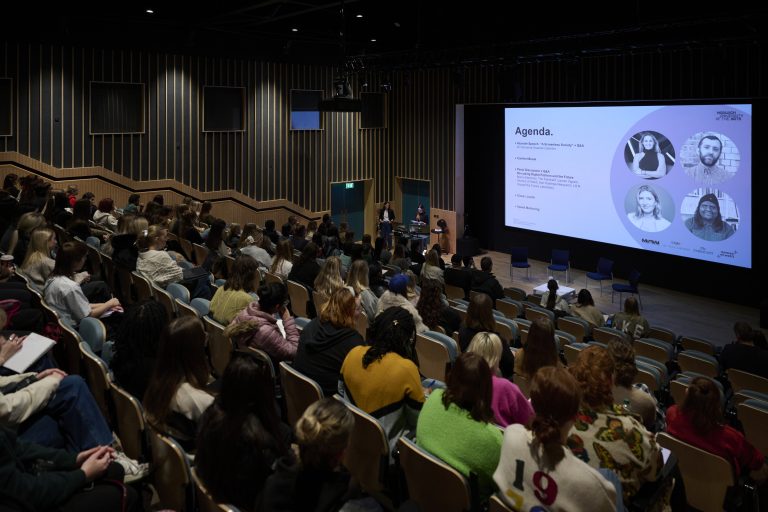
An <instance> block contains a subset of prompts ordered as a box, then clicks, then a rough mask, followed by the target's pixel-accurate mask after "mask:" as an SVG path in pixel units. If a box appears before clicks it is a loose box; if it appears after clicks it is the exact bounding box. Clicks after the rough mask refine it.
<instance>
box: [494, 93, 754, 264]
mask: <svg viewBox="0 0 768 512" xmlns="http://www.w3.org/2000/svg"><path fill="white" fill-rule="evenodd" d="M504 117H505V124H504V126H505V128H504V129H505V185H504V186H505V208H504V221H505V224H506V225H507V226H510V227H514V228H522V229H529V230H533V231H541V232H545V233H552V234H556V235H564V236H569V237H575V238H582V239H585V240H594V241H597V242H605V243H609V244H616V245H622V246H626V247H633V248H639V249H645V250H649V251H655V252H662V253H666V254H671V255H675V256H683V257H688V258H695V259H699V260H705V261H711V262H715V263H723V264H727V265H736V266H739V267H745V268H751V267H752V240H751V237H752V220H751V219H752V215H751V212H752V204H751V197H752V196H751V188H752V187H751V183H752V105H749V104H745V105H641V106H638V105H633V106H575V107H574V106H567V107H536V108H531V107H519V108H505V111H504Z"/></svg>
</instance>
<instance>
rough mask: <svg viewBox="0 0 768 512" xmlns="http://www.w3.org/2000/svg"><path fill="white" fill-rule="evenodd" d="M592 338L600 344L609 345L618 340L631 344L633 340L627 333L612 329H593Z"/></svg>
mask: <svg viewBox="0 0 768 512" xmlns="http://www.w3.org/2000/svg"><path fill="white" fill-rule="evenodd" d="M592 338H594V340H595V341H599V342H600V343H605V344H606V345H607V344H608V342H609V341H611V340H618V341H623V342H626V343H629V342H630V341H631V339H630V338H629V336H627V334H626V333H625V332H622V331H620V330H618V329H613V328H611V327H595V328H594V329H592Z"/></svg>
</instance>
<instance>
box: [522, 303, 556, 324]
mask: <svg viewBox="0 0 768 512" xmlns="http://www.w3.org/2000/svg"><path fill="white" fill-rule="evenodd" d="M525 318H527V319H528V320H530V321H531V322H534V321H536V320H538V319H539V318H545V319H547V320H549V321H550V322H552V324H554V323H555V313H554V312H553V311H550V310H548V309H545V308H540V307H532V308H526V310H525Z"/></svg>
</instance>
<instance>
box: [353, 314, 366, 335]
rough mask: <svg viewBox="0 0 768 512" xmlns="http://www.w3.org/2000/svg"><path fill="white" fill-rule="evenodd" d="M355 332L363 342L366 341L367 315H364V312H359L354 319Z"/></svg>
mask: <svg viewBox="0 0 768 512" xmlns="http://www.w3.org/2000/svg"><path fill="white" fill-rule="evenodd" d="M355 330H356V331H357V332H358V334H360V336H362V337H363V339H364V340H367V339H368V315H366V314H365V311H360V313H359V314H358V315H357V318H355Z"/></svg>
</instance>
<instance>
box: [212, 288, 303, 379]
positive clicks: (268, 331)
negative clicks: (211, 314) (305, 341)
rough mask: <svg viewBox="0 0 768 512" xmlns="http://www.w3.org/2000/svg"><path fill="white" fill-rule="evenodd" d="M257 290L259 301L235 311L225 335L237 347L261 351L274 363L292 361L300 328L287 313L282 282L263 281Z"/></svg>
mask: <svg viewBox="0 0 768 512" xmlns="http://www.w3.org/2000/svg"><path fill="white" fill-rule="evenodd" d="M257 293H258V295H259V300H258V301H253V302H251V303H250V304H249V305H248V307H246V308H245V309H244V310H242V311H241V312H240V313H238V314H237V315H236V316H235V318H234V319H233V320H232V323H231V324H230V325H229V327H227V329H226V330H225V331H224V335H225V336H226V337H228V338H232V339H233V340H234V341H236V342H237V344H236V346H245V345H248V346H251V347H254V348H258V349H260V350H263V351H264V352H266V353H267V354H269V357H271V358H272V361H273V362H274V363H275V364H277V363H279V362H280V361H286V360H287V361H291V360H293V358H294V357H295V356H296V347H298V345H299V330H298V329H297V328H296V324H295V322H294V320H293V317H292V316H291V314H290V312H288V307H287V306H288V292H287V291H286V288H285V285H284V284H283V283H264V284H262V285H261V286H259V290H258V292H257ZM278 321H279V322H281V324H282V325H279V324H278Z"/></svg>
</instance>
